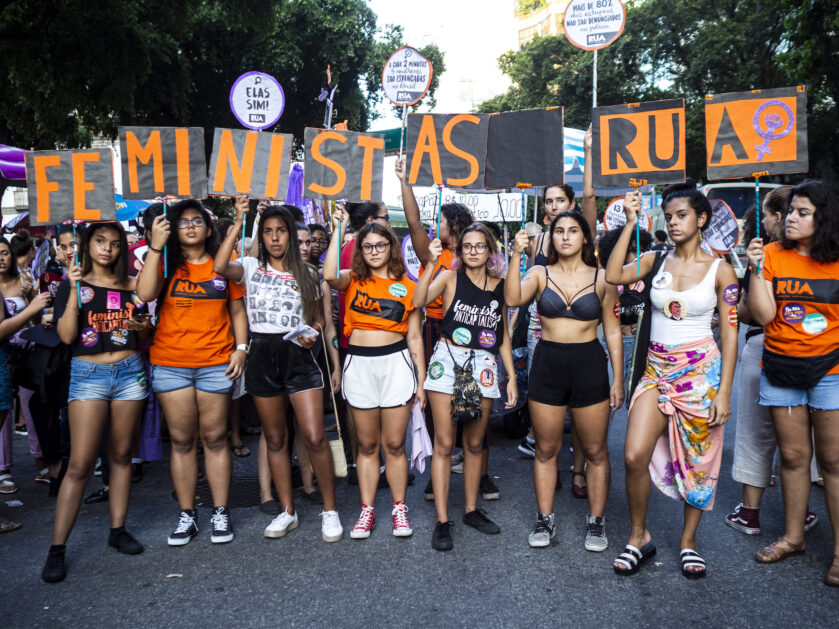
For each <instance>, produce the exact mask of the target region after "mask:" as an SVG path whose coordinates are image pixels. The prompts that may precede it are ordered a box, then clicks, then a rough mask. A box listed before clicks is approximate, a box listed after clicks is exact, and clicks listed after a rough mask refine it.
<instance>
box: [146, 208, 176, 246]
mask: <svg viewBox="0 0 839 629" xmlns="http://www.w3.org/2000/svg"><path fill="white" fill-rule="evenodd" d="M171 231H172V226H171V224H170V223H169V219H167V218H166V216H164V215H160V216H158V217H157V218H156V219H154V222H153V223H152V225H151V244H150V245H149V249H150V250H151V251H153V252H155V253H160V252H161V251H162V250H163V247H165V246H166V243H167V242H169V233H170V232H171Z"/></svg>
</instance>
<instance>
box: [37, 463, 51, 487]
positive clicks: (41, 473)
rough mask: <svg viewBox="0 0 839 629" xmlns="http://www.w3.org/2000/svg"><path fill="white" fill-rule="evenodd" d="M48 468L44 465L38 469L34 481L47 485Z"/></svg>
mask: <svg viewBox="0 0 839 629" xmlns="http://www.w3.org/2000/svg"><path fill="white" fill-rule="evenodd" d="M49 474H50V468H48V467H45V468H44V469H42V470H38V472H37V473H36V474H35V482H36V483H41V484H42V485H49V484H50V476H49Z"/></svg>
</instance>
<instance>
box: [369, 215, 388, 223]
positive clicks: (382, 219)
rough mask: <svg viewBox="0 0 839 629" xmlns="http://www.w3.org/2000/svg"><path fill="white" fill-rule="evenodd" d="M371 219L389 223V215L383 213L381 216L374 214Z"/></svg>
mask: <svg viewBox="0 0 839 629" xmlns="http://www.w3.org/2000/svg"><path fill="white" fill-rule="evenodd" d="M373 220H376V221H385V222H386V223H389V222H390V216H388V215H387V214H384V215H382V216H374V217H373Z"/></svg>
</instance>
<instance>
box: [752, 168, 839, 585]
mask: <svg viewBox="0 0 839 629" xmlns="http://www.w3.org/2000/svg"><path fill="white" fill-rule="evenodd" d="M789 199H790V201H789V210H788V211H787V214H786V216H785V218H784V226H785V230H784V237H783V239H782V240H781V241H780V242H774V243H771V244H769V245H766V246H765V247H764V246H763V242H762V240H761V239H759V238H755V239H754V240H752V242H751V243H749V247H748V249H747V251H746V253H747V254H748V256H749V264H750V266H751V268H752V273H753V274H756V275H753V277H752V285H751V290H750V291H749V311H750V312H751V315H752V318H753V319H754V321H755V322H756V323H758V324H759V325H763V326H764V327H763V331H764V339H763V372H762V373H761V378H760V396H759V397H758V402H759V404H760V405H761V406H766V407H769V410H770V412H771V413H772V419H773V421H774V424H775V434H776V435H777V437H778V446H779V447H780V449H781V481H782V482H781V487H782V488H783V493H784V519H785V524H786V527H785V531H784V535H783V536H782V537H781V538H779V539H777V540H776V541H774V542H773V543H771V544H770V545H769V546H767V547H766V548H762V549H761V550H759V551H758V552H757V553H756V554H755V559H757V561H759V562H761V563H775V562H777V561H781V560H782V559H786V558H787V557H789V556H790V555H798V554H801V553H803V552H804V547H805V542H804V530H805V518H806V517H807V500H808V498H809V496H810V475H809V469H810V456H811V452H812V445H811V442H810V434H811V431H812V434H813V436H814V441H815V445H816V460H817V461H818V463H819V466H820V467H821V471H822V476H823V477H824V490H825V499H826V502H827V509H828V513H829V514H830V522H831V524H832V525H833V544H834V548H833V562H832V563H831V566H830V569H829V570H828V572H827V574H826V575H825V577H824V583H825V584H826V585H830V586H834V587H839V304H837V299H836V294H837V286H839V279H837V278H839V202H837V194H836V191H835V190H833V189H831V188H830V187H828V186H827V185H825V184H823V183H822V182H820V181H805V182H804V183H802V184H799V185H797V186H795V187H793V188H792V190H791V191H790V195H789Z"/></svg>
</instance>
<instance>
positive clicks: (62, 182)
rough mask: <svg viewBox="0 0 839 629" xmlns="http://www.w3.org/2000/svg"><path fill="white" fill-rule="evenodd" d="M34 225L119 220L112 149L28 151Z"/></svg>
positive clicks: (26, 155)
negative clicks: (69, 221)
mask: <svg viewBox="0 0 839 629" xmlns="http://www.w3.org/2000/svg"><path fill="white" fill-rule="evenodd" d="M24 157H25V162H26V186H27V188H28V191H29V222H30V224H31V225H55V224H57V223H63V222H64V221H68V220H75V221H100V220H115V219H116V202H115V200H114V171H113V159H112V153H111V149H109V148H102V149H77V150H71V151H27V152H26V153H25V156H24Z"/></svg>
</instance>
